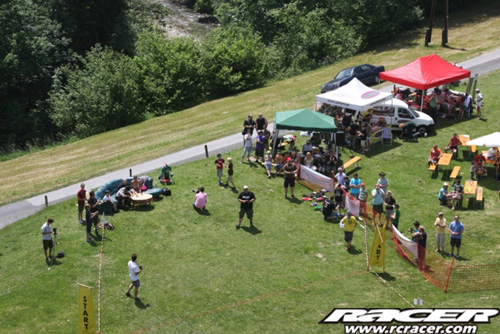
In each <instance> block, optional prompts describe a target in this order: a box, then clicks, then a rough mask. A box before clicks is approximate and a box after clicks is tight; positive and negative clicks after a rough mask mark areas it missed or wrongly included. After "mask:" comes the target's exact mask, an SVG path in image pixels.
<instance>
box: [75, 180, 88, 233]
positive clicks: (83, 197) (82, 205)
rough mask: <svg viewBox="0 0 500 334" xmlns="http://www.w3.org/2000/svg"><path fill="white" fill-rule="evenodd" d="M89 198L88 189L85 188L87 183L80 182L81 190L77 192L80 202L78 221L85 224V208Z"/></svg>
mask: <svg viewBox="0 0 500 334" xmlns="http://www.w3.org/2000/svg"><path fill="white" fill-rule="evenodd" d="M86 198H87V191H86V190H85V183H82V184H80V190H78V192H77V193H76V202H77V204H78V222H79V223H80V224H83V209H84V208H85V200H86Z"/></svg>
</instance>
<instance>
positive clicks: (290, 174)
mask: <svg viewBox="0 0 500 334" xmlns="http://www.w3.org/2000/svg"><path fill="white" fill-rule="evenodd" d="M296 172H297V165H296V164H295V163H294V162H293V161H292V158H288V159H287V162H286V164H285V166H284V167H283V174H284V181H283V185H284V187H285V198H288V187H289V186H290V192H291V194H292V197H293V198H295V196H294V195H293V190H294V188H295V173H296Z"/></svg>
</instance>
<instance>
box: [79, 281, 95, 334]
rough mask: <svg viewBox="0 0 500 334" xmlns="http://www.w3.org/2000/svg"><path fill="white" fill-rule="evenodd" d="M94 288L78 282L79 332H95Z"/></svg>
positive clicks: (84, 333)
mask: <svg viewBox="0 0 500 334" xmlns="http://www.w3.org/2000/svg"><path fill="white" fill-rule="evenodd" d="M95 333H96V327H95V316H94V298H93V296H92V288H91V287H90V286H86V285H83V284H79V283H78V334H95Z"/></svg>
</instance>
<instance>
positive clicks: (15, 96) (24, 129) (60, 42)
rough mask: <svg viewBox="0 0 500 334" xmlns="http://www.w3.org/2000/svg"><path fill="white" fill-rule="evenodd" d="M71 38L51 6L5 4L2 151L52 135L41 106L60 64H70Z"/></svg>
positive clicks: (19, 1) (0, 72) (0, 35)
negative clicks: (51, 12) (69, 38)
mask: <svg viewBox="0 0 500 334" xmlns="http://www.w3.org/2000/svg"><path fill="white" fill-rule="evenodd" d="M67 45H68V40H67V39H66V38H65V37H64V36H63V35H62V33H61V29H60V25H59V24H58V23H57V22H55V21H54V20H52V19H50V17H49V13H48V11H47V9H46V8H44V7H41V6H39V5H38V4H37V3H35V2H33V1H31V0H12V1H9V2H8V3H3V4H1V5H0V111H1V119H2V121H1V122H0V149H1V150H5V149H8V148H11V147H15V146H23V145H24V144H25V143H27V142H38V143H43V142H44V140H45V139H46V138H47V137H52V133H51V129H50V124H51V123H50V119H49V118H48V116H47V114H46V112H45V109H43V108H40V106H41V105H42V104H43V100H44V99H45V98H46V94H47V92H48V91H49V89H50V87H51V83H52V74H53V70H54V68H56V67H57V66H59V65H60V64H62V63H64V62H66V61H67V60H68V57H69V55H70V54H69V53H67V52H66V48H67Z"/></svg>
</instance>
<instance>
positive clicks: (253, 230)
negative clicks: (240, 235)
mask: <svg viewBox="0 0 500 334" xmlns="http://www.w3.org/2000/svg"><path fill="white" fill-rule="evenodd" d="M241 228H242V229H243V231H245V232H247V233H250V234H252V235H257V234H260V233H262V231H261V230H259V229H258V228H257V227H255V225H253V226H250V227H247V226H242V227H241Z"/></svg>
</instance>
